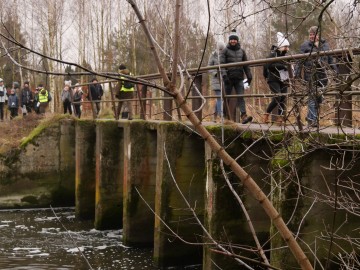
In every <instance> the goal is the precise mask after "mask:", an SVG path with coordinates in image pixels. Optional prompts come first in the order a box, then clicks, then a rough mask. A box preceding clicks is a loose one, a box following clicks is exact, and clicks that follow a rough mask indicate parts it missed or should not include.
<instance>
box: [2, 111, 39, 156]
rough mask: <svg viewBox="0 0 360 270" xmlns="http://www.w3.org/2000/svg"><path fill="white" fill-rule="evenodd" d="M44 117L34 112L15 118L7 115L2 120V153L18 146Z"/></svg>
mask: <svg viewBox="0 0 360 270" xmlns="http://www.w3.org/2000/svg"><path fill="white" fill-rule="evenodd" d="M43 119H44V117H43V116H41V115H37V114H34V113H33V114H29V115H27V116H25V117H22V116H18V117H16V118H15V119H13V120H9V118H8V117H5V120H4V121H3V122H0V134H1V136H0V153H4V152H7V151H9V150H11V149H13V148H16V147H18V146H19V145H20V142H21V139H22V138H24V137H26V136H27V135H29V133H30V132H31V130H33V129H34V128H35V127H36V126H38V124H39V123H40V121H42V120H43Z"/></svg>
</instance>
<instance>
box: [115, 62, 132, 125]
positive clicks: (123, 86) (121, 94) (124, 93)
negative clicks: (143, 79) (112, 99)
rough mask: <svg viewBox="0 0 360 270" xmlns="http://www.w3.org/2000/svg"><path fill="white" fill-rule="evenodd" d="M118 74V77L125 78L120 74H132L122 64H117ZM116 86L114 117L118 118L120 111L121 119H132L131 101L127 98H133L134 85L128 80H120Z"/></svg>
mask: <svg viewBox="0 0 360 270" xmlns="http://www.w3.org/2000/svg"><path fill="white" fill-rule="evenodd" d="M119 74H120V79H125V77H123V76H122V75H121V74H124V75H132V74H131V73H130V71H129V70H128V69H127V68H126V66H125V65H124V64H121V65H120V66H119ZM116 88H117V90H116V92H117V93H116V97H117V98H118V99H119V104H118V107H117V110H116V118H119V115H120V112H121V111H122V112H121V118H122V119H128V120H132V119H133V113H132V102H131V101H129V99H133V98H134V91H135V85H134V84H132V83H130V82H126V81H123V80H120V81H119V83H118V85H117V86H116Z"/></svg>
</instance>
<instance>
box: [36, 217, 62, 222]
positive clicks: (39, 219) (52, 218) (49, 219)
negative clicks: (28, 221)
mask: <svg viewBox="0 0 360 270" xmlns="http://www.w3.org/2000/svg"><path fill="white" fill-rule="evenodd" d="M54 219H58V218H57V217H44V218H35V219H34V221H51V220H54Z"/></svg>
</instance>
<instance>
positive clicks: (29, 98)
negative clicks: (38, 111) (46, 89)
mask: <svg viewBox="0 0 360 270" xmlns="http://www.w3.org/2000/svg"><path fill="white" fill-rule="evenodd" d="M33 102H34V95H33V92H32V91H31V90H30V87H29V82H28V81H25V82H24V87H23V89H21V104H20V106H21V109H22V113H23V116H25V115H26V114H28V113H31V108H32V107H33Z"/></svg>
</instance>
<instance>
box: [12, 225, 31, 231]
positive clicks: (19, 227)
mask: <svg viewBox="0 0 360 270" xmlns="http://www.w3.org/2000/svg"><path fill="white" fill-rule="evenodd" d="M15 228H16V229H23V230H29V228H28V227H27V226H25V225H16V226H15Z"/></svg>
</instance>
